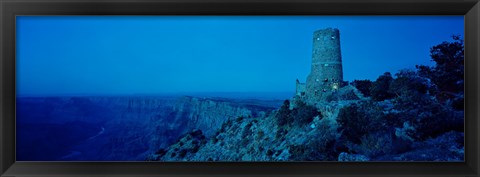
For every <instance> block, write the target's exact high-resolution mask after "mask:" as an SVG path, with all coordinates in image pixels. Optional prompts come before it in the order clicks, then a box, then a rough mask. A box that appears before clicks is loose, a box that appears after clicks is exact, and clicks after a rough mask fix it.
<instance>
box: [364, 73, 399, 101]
mask: <svg viewBox="0 0 480 177" xmlns="http://www.w3.org/2000/svg"><path fill="white" fill-rule="evenodd" d="M392 80H393V78H392V74H390V72H386V73H384V74H383V75H381V76H380V77H378V79H377V80H376V81H375V82H373V84H372V87H371V88H370V95H371V97H372V99H373V100H375V101H383V100H386V99H391V98H393V97H394V95H393V94H392V93H390V89H389V88H390V83H391V82H392Z"/></svg>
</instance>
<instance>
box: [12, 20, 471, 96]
mask: <svg viewBox="0 0 480 177" xmlns="http://www.w3.org/2000/svg"><path fill="white" fill-rule="evenodd" d="M16 27H17V94H18V95H68V94H86V95H89V94H91V95H102V94H159V93H174V92H293V91H294V90H295V80H296V79H297V78H298V79H299V80H300V81H302V82H304V81H305V79H306V77H307V75H308V73H309V72H310V62H311V56H312V34H313V31H315V30H318V29H323V28H327V27H333V28H338V29H339V30H340V40H341V41H340V42H341V44H340V45H341V50H342V59H343V71H344V79H345V80H347V81H352V80H354V79H370V80H375V79H376V78H377V77H378V76H379V75H381V74H383V73H384V72H387V71H389V72H392V73H395V72H397V71H398V70H399V69H403V68H414V66H415V65H417V64H424V65H433V63H432V62H431V59H430V56H429V49H430V47H432V46H433V45H436V44H439V43H441V42H443V41H450V40H451V35H453V34H459V35H462V37H463V35H464V19H463V16H353V17H352V16H20V17H17V26H16Z"/></svg>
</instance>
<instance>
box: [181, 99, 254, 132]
mask: <svg viewBox="0 0 480 177" xmlns="http://www.w3.org/2000/svg"><path fill="white" fill-rule="evenodd" d="M173 112H175V114H176V115H175V119H174V120H176V121H178V120H186V127H188V128H187V129H190V130H191V129H199V130H202V131H203V133H204V134H205V135H206V136H207V137H209V136H211V135H213V133H214V132H216V131H217V130H218V129H219V128H220V126H221V125H222V123H223V122H225V121H227V120H230V119H233V118H237V117H240V116H243V117H251V116H252V112H253V111H252V110H249V109H248V108H246V107H241V106H236V105H234V104H232V103H229V102H225V101H214V100H210V99H201V98H195V97H183V98H181V99H179V100H178V101H177V103H176V104H175V106H174V107H173Z"/></svg>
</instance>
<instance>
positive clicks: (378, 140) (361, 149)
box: [353, 131, 393, 157]
mask: <svg viewBox="0 0 480 177" xmlns="http://www.w3.org/2000/svg"><path fill="white" fill-rule="evenodd" d="M360 141H361V143H360V145H355V146H354V148H353V150H354V151H356V152H358V153H360V154H363V155H366V156H368V157H376V156H379V155H385V154H390V153H391V152H392V150H393V140H392V135H391V134H390V133H389V132H386V131H378V132H372V133H369V134H365V135H363V136H362V138H361V140H360Z"/></svg>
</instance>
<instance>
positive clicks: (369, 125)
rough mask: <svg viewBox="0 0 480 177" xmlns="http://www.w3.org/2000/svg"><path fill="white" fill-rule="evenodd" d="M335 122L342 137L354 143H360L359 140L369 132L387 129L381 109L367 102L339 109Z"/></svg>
mask: <svg viewBox="0 0 480 177" xmlns="http://www.w3.org/2000/svg"><path fill="white" fill-rule="evenodd" d="M337 122H338V124H339V125H340V126H339V128H338V130H339V131H342V136H345V138H346V139H347V140H349V141H352V142H354V143H360V138H361V137H362V136H363V135H365V134H367V133H369V132H374V131H378V130H381V129H385V128H387V127H385V125H386V123H387V122H386V120H385V118H384V114H383V110H382V108H380V107H379V106H378V105H376V104H375V103H374V102H369V101H368V102H362V103H360V104H359V105H357V104H352V105H349V106H346V107H344V108H342V109H340V112H339V113H338V118H337Z"/></svg>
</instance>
